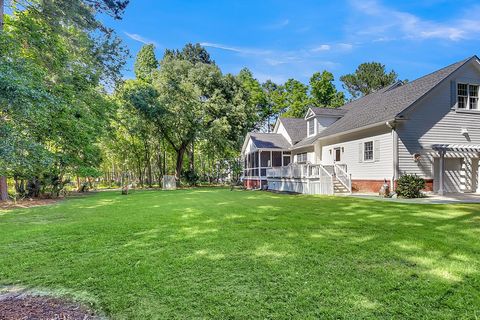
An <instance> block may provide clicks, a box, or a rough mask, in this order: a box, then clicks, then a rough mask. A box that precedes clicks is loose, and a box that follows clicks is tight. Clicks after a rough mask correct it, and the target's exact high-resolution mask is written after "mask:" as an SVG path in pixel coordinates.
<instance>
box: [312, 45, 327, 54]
mask: <svg viewBox="0 0 480 320" xmlns="http://www.w3.org/2000/svg"><path fill="white" fill-rule="evenodd" d="M331 48H332V46H330V45H329V44H322V45H319V46H318V47H316V48H313V49H312V50H310V51H312V52H321V51H328V50H330V49H331Z"/></svg>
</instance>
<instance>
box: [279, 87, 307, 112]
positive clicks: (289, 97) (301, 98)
mask: <svg viewBox="0 0 480 320" xmlns="http://www.w3.org/2000/svg"><path fill="white" fill-rule="evenodd" d="M285 97H286V104H287V106H288V109H287V111H286V112H285V113H284V114H283V115H284V116H285V117H292V118H302V117H304V116H305V112H307V109H308V106H309V105H310V98H309V97H308V86H307V85H305V84H303V83H301V82H300V81H298V80H295V79H289V80H287V82H285Z"/></svg>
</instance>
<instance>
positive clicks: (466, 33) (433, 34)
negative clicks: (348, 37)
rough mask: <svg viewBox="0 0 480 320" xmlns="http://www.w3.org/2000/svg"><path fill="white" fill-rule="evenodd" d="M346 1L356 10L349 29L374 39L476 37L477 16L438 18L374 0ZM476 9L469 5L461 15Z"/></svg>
mask: <svg viewBox="0 0 480 320" xmlns="http://www.w3.org/2000/svg"><path fill="white" fill-rule="evenodd" d="M350 3H351V5H352V7H353V9H354V11H356V13H358V15H357V16H356V19H354V21H353V23H352V29H355V30H356V31H355V33H356V34H357V35H360V36H369V37H372V36H373V37H376V39H377V40H376V41H382V40H383V39H388V40H392V39H396V38H400V39H416V40H425V39H443V40H449V41H458V40H464V39H471V38H474V37H475V38H476V37H477V33H478V31H480V20H478V19H476V18H475V19H465V18H462V19H450V20H449V21H441V22H439V21H433V20H427V19H422V18H421V17H419V16H416V15H414V14H411V13H409V12H404V11H400V10H396V9H393V8H390V7H387V6H384V5H382V4H381V3H379V2H378V1H376V0H351V1H350ZM479 9H480V7H477V8H469V12H470V14H468V15H466V14H463V15H462V17H464V16H472V17H474V16H476V15H472V14H471V13H472V12H478V11H479ZM357 30H358V31H357ZM378 39H382V40H378ZM374 41H375V40H374Z"/></svg>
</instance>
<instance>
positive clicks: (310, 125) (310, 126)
mask: <svg viewBox="0 0 480 320" xmlns="http://www.w3.org/2000/svg"><path fill="white" fill-rule="evenodd" d="M314 134H315V122H314V121H313V119H312V120H308V135H309V136H312V135H314Z"/></svg>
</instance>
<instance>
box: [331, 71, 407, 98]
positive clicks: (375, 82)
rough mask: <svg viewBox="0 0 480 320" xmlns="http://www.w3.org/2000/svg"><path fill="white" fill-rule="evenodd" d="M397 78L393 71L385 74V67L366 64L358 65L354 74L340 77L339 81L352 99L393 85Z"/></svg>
mask: <svg viewBox="0 0 480 320" xmlns="http://www.w3.org/2000/svg"><path fill="white" fill-rule="evenodd" d="M397 78H398V75H397V73H396V72H395V71H393V70H391V71H390V72H388V73H387V72H386V70H385V65H383V64H381V63H379V62H366V63H362V64H361V65H359V66H358V68H357V69H356V70H355V72H354V73H352V74H346V75H343V76H341V77H340V81H342V82H343V87H344V88H345V89H347V90H348V92H349V93H350V94H351V95H352V97H353V98H357V97H360V96H365V95H367V94H370V93H372V92H374V91H377V90H379V89H381V88H383V87H386V86H388V85H390V84H393V83H394V82H395V81H397Z"/></svg>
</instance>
